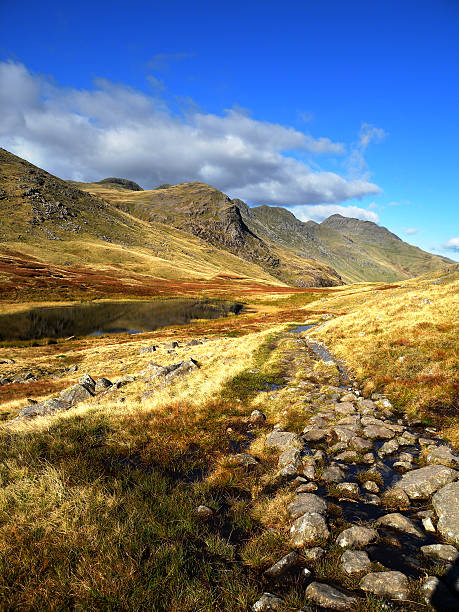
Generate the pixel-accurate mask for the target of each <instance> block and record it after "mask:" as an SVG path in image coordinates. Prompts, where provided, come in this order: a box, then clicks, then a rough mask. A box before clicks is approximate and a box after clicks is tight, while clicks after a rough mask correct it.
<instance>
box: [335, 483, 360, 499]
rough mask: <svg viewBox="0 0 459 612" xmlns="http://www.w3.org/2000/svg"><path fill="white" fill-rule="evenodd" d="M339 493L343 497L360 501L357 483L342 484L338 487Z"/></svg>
mask: <svg viewBox="0 0 459 612" xmlns="http://www.w3.org/2000/svg"><path fill="white" fill-rule="evenodd" d="M336 489H337V492H338V493H339V495H340V496H341V497H344V498H348V499H358V497H359V494H360V489H359V485H358V484H357V483H355V482H342V483H340V484H338V485H336Z"/></svg>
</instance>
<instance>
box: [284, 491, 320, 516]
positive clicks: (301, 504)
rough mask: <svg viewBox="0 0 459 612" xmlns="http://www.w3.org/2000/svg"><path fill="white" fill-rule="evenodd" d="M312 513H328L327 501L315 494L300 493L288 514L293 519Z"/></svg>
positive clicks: (289, 508) (290, 505) (290, 506)
mask: <svg viewBox="0 0 459 612" xmlns="http://www.w3.org/2000/svg"><path fill="white" fill-rule="evenodd" d="M312 512H315V513H317V514H322V515H325V514H326V513H327V504H326V502H325V500H324V499H322V498H321V497H319V496H318V495H314V494H313V493H300V494H299V495H298V496H297V498H296V499H295V501H293V502H292V503H291V504H289V506H288V513H289V514H290V516H291V517H292V519H296V518H298V517H299V516H302V515H303V514H307V513H312Z"/></svg>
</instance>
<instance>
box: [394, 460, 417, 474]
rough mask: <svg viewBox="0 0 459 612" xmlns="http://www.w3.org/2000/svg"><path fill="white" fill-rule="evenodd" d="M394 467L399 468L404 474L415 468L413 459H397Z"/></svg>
mask: <svg viewBox="0 0 459 612" xmlns="http://www.w3.org/2000/svg"><path fill="white" fill-rule="evenodd" d="M392 467H393V468H394V470H398V471H399V472H401V473H402V474H405V472H409V471H410V470H412V469H413V464H412V463H411V461H395V462H394V464H393V465H392Z"/></svg>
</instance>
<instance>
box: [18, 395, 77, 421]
mask: <svg viewBox="0 0 459 612" xmlns="http://www.w3.org/2000/svg"><path fill="white" fill-rule="evenodd" d="M70 407H71V406H70V404H69V403H68V402H65V401H64V400H62V399H60V398H56V397H53V398H51V399H48V400H45V401H44V402H40V403H38V404H30V405H28V406H26V407H25V408H23V409H22V410H21V411H20V413H19V414H18V417H17V418H22V417H26V418H33V417H37V416H48V415H50V414H54V413H55V412H63V411H64V410H68V409H69V408H70Z"/></svg>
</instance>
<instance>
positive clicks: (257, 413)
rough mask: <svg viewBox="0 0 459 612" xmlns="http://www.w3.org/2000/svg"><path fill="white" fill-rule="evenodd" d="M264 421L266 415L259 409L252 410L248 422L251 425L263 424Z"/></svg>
mask: <svg viewBox="0 0 459 612" xmlns="http://www.w3.org/2000/svg"><path fill="white" fill-rule="evenodd" d="M265 422H266V416H265V415H264V414H263V413H262V412H261V410H252V412H251V413H250V416H249V423H251V424H252V425H264V424H265Z"/></svg>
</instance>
